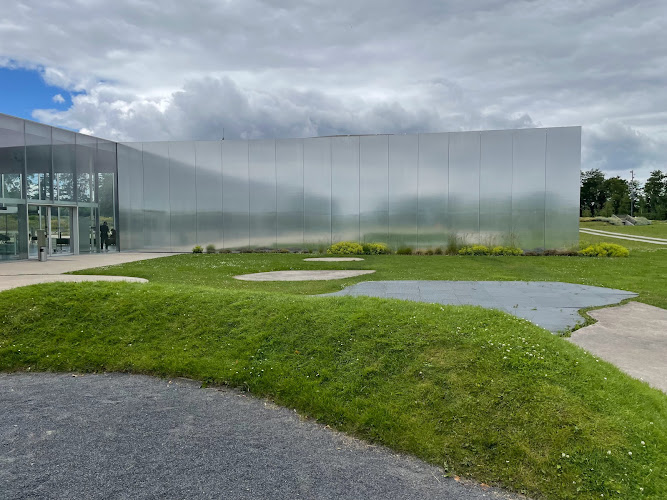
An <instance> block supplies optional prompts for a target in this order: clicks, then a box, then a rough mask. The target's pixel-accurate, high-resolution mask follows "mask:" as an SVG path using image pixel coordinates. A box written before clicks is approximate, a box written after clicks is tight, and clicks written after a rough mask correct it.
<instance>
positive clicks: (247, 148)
mask: <svg viewBox="0 0 667 500" xmlns="http://www.w3.org/2000/svg"><path fill="white" fill-rule="evenodd" d="M580 168H581V127H558V128H534V129H517V130H492V131H475V132H448V133H428V134H413V135H361V136H334V137H314V138H305V139H261V140H224V141H173V142H132V143H117V142H113V141H108V140H104V139H99V138H96V137H91V136H88V135H84V134H79V133H75V132H71V131H68V130H63V129H60V128H56V127H50V126H48V125H43V124H40V123H36V122H32V121H29V120H23V119H20V118H16V117H12V116H8V115H2V114H0V260H6V259H29V258H38V257H39V254H40V249H41V251H42V254H45V255H51V256H57V255H67V254H79V253H91V252H100V251H106V250H107V249H108V250H110V251H122V250H132V251H146V252H157V251H159V252H189V251H191V250H192V247H193V246H195V245H202V246H205V245H208V244H213V245H215V247H216V248H218V249H222V248H228V249H239V250H240V249H247V248H266V249H271V248H273V249H281V248H285V249H303V248H311V249H317V248H324V247H326V246H328V245H330V244H331V243H335V242H338V241H345V240H347V241H358V242H383V243H387V244H388V245H390V246H391V247H392V248H394V249H398V248H400V247H411V248H414V249H425V250H426V249H429V248H431V249H435V248H437V247H446V246H448V245H450V244H452V242H455V243H457V244H459V245H460V244H472V243H482V244H486V245H514V246H518V247H521V248H523V249H524V250H535V251H541V250H544V249H561V248H570V247H572V246H576V245H577V244H578V240H579V231H578V230H579V219H578V216H579V173H580ZM104 223H106V226H107V227H108V228H109V229H108V230H107V229H106V228H105V229H103V230H102V232H104V233H105V235H107V236H108V237H106V238H105V239H104V241H105V244H106V248H104V249H103V248H102V240H101V236H102V235H101V230H100V227H101V226H102V225H104Z"/></svg>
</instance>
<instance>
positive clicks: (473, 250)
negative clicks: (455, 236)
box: [459, 245, 523, 255]
mask: <svg viewBox="0 0 667 500" xmlns="http://www.w3.org/2000/svg"><path fill="white" fill-rule="evenodd" d="M459 255H523V250H521V249H520V248H516V247H503V246H496V247H493V248H489V247H487V246H486V245H471V246H468V247H463V248H462V249H461V250H459Z"/></svg>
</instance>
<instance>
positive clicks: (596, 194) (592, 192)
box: [579, 168, 607, 215]
mask: <svg viewBox="0 0 667 500" xmlns="http://www.w3.org/2000/svg"><path fill="white" fill-rule="evenodd" d="M604 182H605V179H604V174H603V173H602V172H601V171H600V170H599V169H597V168H594V169H591V170H588V171H586V172H581V191H580V207H579V211H580V215H581V214H582V213H583V211H584V210H586V209H588V210H590V212H591V215H595V214H596V213H598V212H599V211H601V210H602V208H603V207H604V204H605V201H606V200H607V195H606V190H605V183H604Z"/></svg>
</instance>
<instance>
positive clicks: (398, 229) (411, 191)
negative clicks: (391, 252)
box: [388, 135, 419, 248]
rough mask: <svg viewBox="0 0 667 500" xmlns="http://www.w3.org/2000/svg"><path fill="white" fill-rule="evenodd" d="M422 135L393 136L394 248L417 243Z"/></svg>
mask: <svg viewBox="0 0 667 500" xmlns="http://www.w3.org/2000/svg"><path fill="white" fill-rule="evenodd" d="M418 166H419V137H418V136H416V135H390V136H389V183H388V186H389V196H388V207H389V210H388V212H389V241H388V244H389V245H391V246H392V247H394V248H398V247H402V246H409V247H416V246H417V244H418V241H417V194H418V178H417V177H418Z"/></svg>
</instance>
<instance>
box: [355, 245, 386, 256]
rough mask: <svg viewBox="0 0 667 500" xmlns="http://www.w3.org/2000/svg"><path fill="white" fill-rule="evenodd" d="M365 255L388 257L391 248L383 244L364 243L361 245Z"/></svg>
mask: <svg viewBox="0 0 667 500" xmlns="http://www.w3.org/2000/svg"><path fill="white" fill-rule="evenodd" d="M362 247H363V249H364V253H365V254H366V255H389V254H390V253H391V248H389V247H388V246H387V245H386V244H385V243H364V244H363V245H362Z"/></svg>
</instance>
